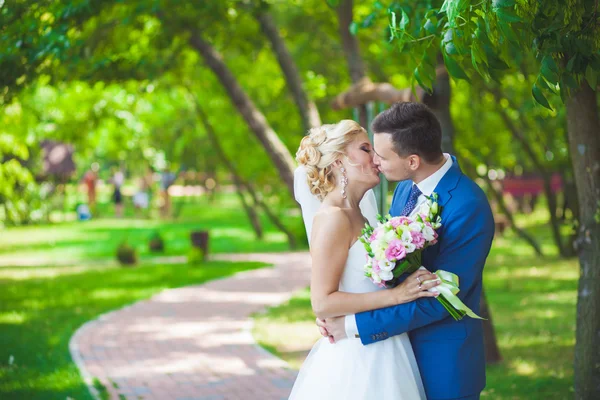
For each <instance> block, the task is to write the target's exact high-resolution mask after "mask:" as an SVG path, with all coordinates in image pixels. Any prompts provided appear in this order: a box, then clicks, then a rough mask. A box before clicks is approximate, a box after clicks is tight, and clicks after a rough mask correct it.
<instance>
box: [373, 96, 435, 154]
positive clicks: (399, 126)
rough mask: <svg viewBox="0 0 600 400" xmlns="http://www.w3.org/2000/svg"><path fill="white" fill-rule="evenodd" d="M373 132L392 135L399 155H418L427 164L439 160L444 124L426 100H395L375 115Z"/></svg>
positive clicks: (395, 149)
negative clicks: (426, 103) (397, 101)
mask: <svg viewBox="0 0 600 400" xmlns="http://www.w3.org/2000/svg"><path fill="white" fill-rule="evenodd" d="M371 127H372V129H373V133H389V134H390V135H392V143H394V151H395V152H396V154H398V155H399V156H400V157H408V156H409V155H411V154H417V155H418V156H419V157H421V158H423V159H424V160H425V161H426V162H428V163H434V162H436V161H438V160H439V159H440V157H441V156H442V155H443V153H442V127H441V126H440V122H439V121H438V119H437V118H436V116H435V114H434V113H433V112H432V111H431V110H430V109H429V107H427V106H426V105H425V104H423V103H415V102H404V103H394V104H392V106H391V107H390V108H388V109H387V110H385V111H383V112H381V113H380V114H379V115H377V116H376V117H375V119H374V120H373V123H372V124H371Z"/></svg>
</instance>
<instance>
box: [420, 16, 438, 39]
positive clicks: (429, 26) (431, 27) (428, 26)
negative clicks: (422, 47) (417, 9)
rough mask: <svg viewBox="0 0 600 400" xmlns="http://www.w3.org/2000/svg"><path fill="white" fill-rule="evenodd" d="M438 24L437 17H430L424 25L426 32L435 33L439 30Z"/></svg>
mask: <svg viewBox="0 0 600 400" xmlns="http://www.w3.org/2000/svg"><path fill="white" fill-rule="evenodd" d="M436 24H437V19H436V18H435V17H433V18H428V19H427V21H426V22H425V25H423V29H425V32H427V34H429V35H434V34H435V32H436V30H437V29H436Z"/></svg>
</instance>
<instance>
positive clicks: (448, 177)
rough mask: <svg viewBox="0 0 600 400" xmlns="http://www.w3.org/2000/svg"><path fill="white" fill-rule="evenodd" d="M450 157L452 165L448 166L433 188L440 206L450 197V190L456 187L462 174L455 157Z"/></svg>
mask: <svg viewBox="0 0 600 400" xmlns="http://www.w3.org/2000/svg"><path fill="white" fill-rule="evenodd" d="M450 157H452V167H450V169H449V170H448V172H446V174H445V175H444V176H443V177H442V179H441V180H440V181H439V183H438V184H437V186H436V187H435V190H434V192H435V193H437V194H438V196H439V203H440V205H441V206H444V205H445V204H446V203H447V202H448V201H450V199H451V198H452V194H451V192H452V191H453V190H454V189H455V188H456V186H457V185H458V181H460V178H461V176H462V175H463V173H462V171H461V170H460V167H459V165H458V161H457V160H456V157H454V156H450Z"/></svg>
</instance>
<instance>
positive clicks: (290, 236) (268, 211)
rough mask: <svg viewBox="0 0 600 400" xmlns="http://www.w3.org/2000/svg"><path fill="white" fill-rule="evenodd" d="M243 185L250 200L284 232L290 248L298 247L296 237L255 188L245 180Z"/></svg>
mask: <svg viewBox="0 0 600 400" xmlns="http://www.w3.org/2000/svg"><path fill="white" fill-rule="evenodd" d="M245 186H246V190H248V193H249V194H250V196H252V200H253V201H254V204H256V205H258V206H259V207H260V208H262V210H263V211H264V212H265V214H267V217H269V219H270V220H271V222H272V223H273V225H275V226H276V227H277V229H279V230H280V231H281V232H283V233H284V234H285V236H286V237H287V240H288V243H289V245H290V249H292V250H294V249H296V248H297V247H298V244H297V243H296V238H295V237H294V234H293V233H292V232H290V230H289V229H288V228H287V227H286V226H285V225H284V224H283V222H281V220H280V219H279V218H277V216H276V215H275V214H274V213H273V211H271V209H270V208H269V206H268V205H267V204H266V203H265V202H264V201H263V200H262V199H260V198H259V197H258V196H257V193H256V190H254V187H253V186H252V184H250V183H248V182H245Z"/></svg>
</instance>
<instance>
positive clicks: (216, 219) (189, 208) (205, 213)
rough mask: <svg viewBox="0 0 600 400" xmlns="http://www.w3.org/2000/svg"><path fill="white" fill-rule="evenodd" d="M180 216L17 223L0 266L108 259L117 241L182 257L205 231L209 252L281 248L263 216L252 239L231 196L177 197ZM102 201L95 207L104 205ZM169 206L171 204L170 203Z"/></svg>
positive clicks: (296, 221) (4, 237) (0, 244)
mask: <svg viewBox="0 0 600 400" xmlns="http://www.w3.org/2000/svg"><path fill="white" fill-rule="evenodd" d="M179 201H181V202H182V209H181V212H180V215H179V216H178V218H177V219H175V220H161V219H136V218H133V214H132V211H131V210H129V211H130V212H129V213H126V218H123V219H115V218H113V217H112V212H110V210H106V211H104V212H103V213H102V214H101V215H105V216H106V217H104V218H100V219H93V220H91V221H83V222H65V223H60V224H53V225H47V226H44V227H43V228H40V227H39V226H31V227H18V228H11V229H7V230H3V231H2V230H0V267H2V266H6V267H16V266H36V267H40V266H46V267H48V266H61V265H73V264H81V263H85V262H87V261H94V263H97V262H99V261H103V262H104V261H111V260H113V259H114V254H115V249H116V248H117V246H118V245H119V243H120V242H122V241H124V240H126V241H127V242H128V243H129V244H131V245H132V246H133V247H134V248H135V249H136V250H137V252H138V254H139V255H140V258H141V259H142V260H149V259H152V258H156V257H157V256H174V255H185V254H187V252H188V251H189V249H190V246H191V244H190V232H191V231H194V230H208V231H209V233H210V240H209V247H210V252H211V253H242V252H243V253H246V252H264V251H286V250H288V249H289V245H288V243H287V238H286V236H285V235H284V234H283V233H281V232H279V231H278V230H277V229H276V228H275V227H274V226H273V225H272V224H271V223H270V221H269V220H268V218H266V217H265V216H264V215H262V216H261V223H262V225H263V228H264V237H263V239H261V240H256V237H255V235H254V232H253V231H252V229H250V227H249V222H248V218H247V216H246V214H245V213H244V210H243V208H242V207H240V206H239V204H238V203H237V200H236V199H235V196H232V195H230V194H224V195H219V196H217V197H216V198H215V200H214V201H213V202H211V201H209V200H207V199H205V198H200V199H192V200H189V199H187V200H179ZM107 207H108V205H106V204H104V205H101V208H107ZM174 207H175V206H174ZM284 221H285V223H286V225H287V226H288V227H289V228H290V229H291V230H292V231H293V232H295V233H302V232H303V229H304V228H303V225H302V222H301V217H300V216H299V215H297V213H296V215H295V216H293V217H290V216H286V217H285V219H284ZM156 231H158V232H159V233H160V234H161V236H162V237H163V239H164V240H165V251H164V252H163V253H159V254H156V253H151V252H150V251H149V249H148V240H149V238H150V237H151V236H152V234H153V233H154V232H156Z"/></svg>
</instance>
